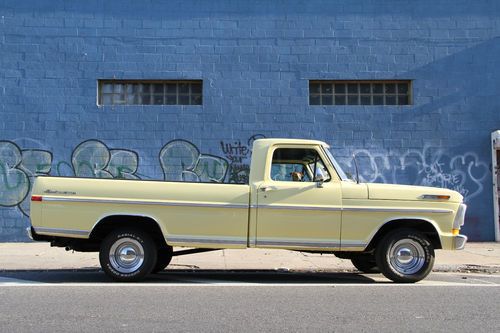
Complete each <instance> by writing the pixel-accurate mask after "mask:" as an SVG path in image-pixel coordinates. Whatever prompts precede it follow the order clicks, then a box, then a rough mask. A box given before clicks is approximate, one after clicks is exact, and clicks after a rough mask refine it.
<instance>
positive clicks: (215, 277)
mask: <svg viewBox="0 0 500 333" xmlns="http://www.w3.org/2000/svg"><path fill="white" fill-rule="evenodd" d="M9 282H10V283H42V284H43V283H61V284H64V283H107V282H109V283H112V280H110V279H109V278H108V277H107V276H106V275H105V274H104V273H103V272H102V271H101V270H100V269H96V268H91V269H78V270H67V269H66V270H65V269H61V270H58V269H54V270H6V271H0V285H1V284H2V283H9ZM388 282H389V281H388V280H386V279H384V278H383V277H382V275H380V274H361V273H353V272H315V271H279V270H180V269H171V270H164V271H162V272H159V273H156V274H151V275H149V276H148V277H147V278H146V279H145V280H144V281H143V283H154V284H164V285H169V284H176V285H179V284H214V285H217V284H231V283H235V284H249V285H253V284H264V285H265V284H274V285H276V284H283V285H288V284H297V285H304V284H308V285H311V284H318V285H321V284H380V283H388Z"/></svg>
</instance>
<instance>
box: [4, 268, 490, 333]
mask: <svg viewBox="0 0 500 333" xmlns="http://www.w3.org/2000/svg"><path fill="white" fill-rule="evenodd" d="M499 300H500V275H483V274H458V273H434V274H431V275H430V276H429V277H428V278H427V279H426V280H424V281H422V282H420V283H417V284H411V285H402V284H395V283H391V282H389V281H388V280H386V279H384V278H383V277H381V276H380V275H367V274H364V275H361V274H352V273H317V272H315V273H307V272H302V273H301V272H276V271H261V272H257V271H231V272H227V271H225V272H222V271H195V272H188V271H185V272H182V271H176V272H168V271H166V272H163V273H161V274H157V275H153V276H151V277H150V278H149V279H148V280H147V281H145V282H143V283H136V284H123V283H112V282H109V280H108V279H107V278H106V277H105V276H104V274H103V273H102V272H99V271H96V270H87V271H44V272H42V271H26V272H22V271H11V272H0V331H1V332H68V331H71V332H89V331H106V332H110V331H123V332H138V331H141V332H166V331H175V332H199V331H203V332H221V331H225V332H227V331H231V332H233V331H251V332H284V331H287V332H288V331H291V332H306V331H307V332H311V331H312V332H319V331H321V332H324V331H328V332H331V331H335V332H361V331H367V332H373V331H385V332H387V331H388V332H401V331H414V332H439V331H442V332H445V331H446V332H453V331H474V332H498V331H500V306H499V305H498V303H499Z"/></svg>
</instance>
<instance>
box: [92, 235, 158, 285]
mask: <svg viewBox="0 0 500 333" xmlns="http://www.w3.org/2000/svg"><path fill="white" fill-rule="evenodd" d="M156 256H157V252H156V246H155V243H154V241H153V239H152V238H151V236H149V234H147V233H146V232H143V231H142V230H138V229H132V228H126V229H119V230H116V231H112V232H111V233H110V234H109V235H108V236H106V238H105V239H104V240H103V241H102V243H101V248H100V251H99V261H100V263H101V267H102V269H103V271H104V272H105V273H106V274H107V275H108V276H109V277H111V278H112V279H113V280H115V281H121V282H133V281H140V280H142V279H143V278H144V277H145V276H146V275H148V274H149V273H151V271H152V270H153V268H154V267H155V264H156Z"/></svg>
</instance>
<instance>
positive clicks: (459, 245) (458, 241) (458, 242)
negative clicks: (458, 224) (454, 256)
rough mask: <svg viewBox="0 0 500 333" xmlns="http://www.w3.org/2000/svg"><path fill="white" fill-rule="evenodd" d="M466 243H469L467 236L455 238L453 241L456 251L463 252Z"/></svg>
mask: <svg viewBox="0 0 500 333" xmlns="http://www.w3.org/2000/svg"><path fill="white" fill-rule="evenodd" d="M466 242H467V236H465V235H457V236H455V237H454V239H453V243H454V246H455V250H463V249H464V247H465V243H466Z"/></svg>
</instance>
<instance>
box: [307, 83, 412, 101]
mask: <svg viewBox="0 0 500 333" xmlns="http://www.w3.org/2000/svg"><path fill="white" fill-rule="evenodd" d="M309 104H310V105H410V104H411V81H380V80H375V81H344V80H342V81H309Z"/></svg>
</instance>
